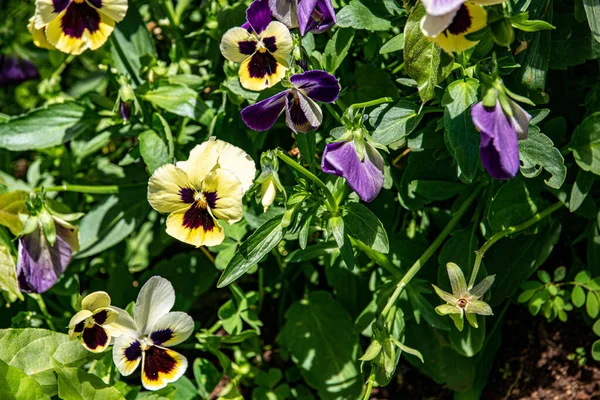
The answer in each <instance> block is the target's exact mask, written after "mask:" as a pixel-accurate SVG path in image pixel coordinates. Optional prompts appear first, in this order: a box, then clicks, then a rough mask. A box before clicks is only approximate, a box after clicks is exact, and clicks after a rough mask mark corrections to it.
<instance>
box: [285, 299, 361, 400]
mask: <svg viewBox="0 0 600 400" xmlns="http://www.w3.org/2000/svg"><path fill="white" fill-rule="evenodd" d="M285 316H286V319H287V322H286V324H285V326H284V327H283V329H282V331H281V336H280V338H281V339H280V342H281V345H282V346H284V347H285V348H287V349H288V351H289V352H290V354H291V356H292V360H293V361H294V363H295V364H296V366H297V367H298V368H300V371H301V373H302V376H303V377H304V379H305V380H306V382H307V383H308V384H309V385H311V386H312V387H314V388H315V389H317V391H318V392H319V398H321V399H357V398H358V397H359V396H360V393H361V391H362V380H363V378H362V375H361V374H360V372H359V369H358V362H357V361H358V335H357V334H355V333H354V329H353V328H354V324H353V323H352V319H351V318H350V315H349V314H348V312H347V311H346V310H345V309H344V307H342V306H341V305H340V304H339V303H338V302H337V301H335V300H334V299H333V298H332V297H331V294H329V293H326V292H312V293H311V294H310V295H309V296H308V298H306V299H304V300H302V301H299V302H297V303H294V304H292V306H291V307H290V308H289V309H288V310H287V312H286V314H285Z"/></svg>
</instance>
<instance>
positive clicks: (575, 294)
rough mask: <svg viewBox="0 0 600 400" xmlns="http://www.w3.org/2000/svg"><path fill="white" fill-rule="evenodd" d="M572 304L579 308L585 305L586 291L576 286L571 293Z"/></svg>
mask: <svg viewBox="0 0 600 400" xmlns="http://www.w3.org/2000/svg"><path fill="white" fill-rule="evenodd" d="M571 303H573V305H574V306H575V307H577V308H579V307H582V306H583V305H584V304H585V290H583V288H582V287H581V286H575V287H574V288H573V291H572V292H571Z"/></svg>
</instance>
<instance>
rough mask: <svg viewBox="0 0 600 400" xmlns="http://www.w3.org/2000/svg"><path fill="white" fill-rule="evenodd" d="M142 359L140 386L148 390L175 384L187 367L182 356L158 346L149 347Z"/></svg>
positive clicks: (185, 360)
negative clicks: (171, 383)
mask: <svg viewBox="0 0 600 400" xmlns="http://www.w3.org/2000/svg"><path fill="white" fill-rule="evenodd" d="M142 357H143V364H142V385H143V386H144V387H145V388H146V389H148V390H159V389H162V388H164V387H165V386H167V384H168V383H170V382H175V381H176V380H177V379H179V378H180V377H181V376H182V375H183V374H184V373H185V370H186V369H187V365H188V362H187V359H186V358H185V357H184V356H183V355H181V354H179V353H177V352H176V351H173V350H168V349H164V348H162V347H158V346H150V347H149V348H148V349H147V350H146V351H144V353H143V355H142Z"/></svg>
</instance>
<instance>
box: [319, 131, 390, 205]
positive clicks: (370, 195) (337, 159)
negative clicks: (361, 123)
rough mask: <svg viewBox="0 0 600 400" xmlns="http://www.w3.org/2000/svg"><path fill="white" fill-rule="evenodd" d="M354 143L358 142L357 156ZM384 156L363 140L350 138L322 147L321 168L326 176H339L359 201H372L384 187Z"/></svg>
mask: <svg viewBox="0 0 600 400" xmlns="http://www.w3.org/2000/svg"><path fill="white" fill-rule="evenodd" d="M355 141H358V142H359V143H361V147H362V151H361V152H360V154H359V151H358V150H357V147H356V143H355ZM384 165H385V162H384V160H383V157H382V156H381V154H379V152H378V151H377V149H376V148H375V147H373V146H372V145H371V144H369V142H368V141H365V140H364V139H362V138H356V139H354V138H352V137H350V138H349V139H348V140H341V141H339V142H334V143H330V144H328V145H326V146H325V151H324V152H323V159H322V161H321V168H322V169H323V172H325V173H327V174H332V175H337V176H342V177H344V178H345V179H346V181H347V182H348V185H349V186H350V188H352V190H354V191H355V192H356V194H358V197H360V199H361V200H362V201H365V202H370V201H373V200H374V199H375V198H376V197H377V195H378V194H379V192H380V191H381V188H382V187H383V178H384V177H383V167H384Z"/></svg>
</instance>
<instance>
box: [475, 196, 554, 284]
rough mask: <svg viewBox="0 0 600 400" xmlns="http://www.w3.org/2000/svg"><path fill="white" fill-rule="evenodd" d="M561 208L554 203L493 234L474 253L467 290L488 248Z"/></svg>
mask: <svg viewBox="0 0 600 400" xmlns="http://www.w3.org/2000/svg"><path fill="white" fill-rule="evenodd" d="M562 206H563V203H561V202H560V201H559V202H557V203H554V204H553V205H551V206H550V207H548V208H547V209H545V210H544V211H542V212H540V213H537V214H535V215H534V216H533V217H531V218H530V219H528V220H527V221H525V222H523V223H522V224H520V225H515V226H510V227H508V228H506V229H504V230H502V231H500V232H498V233H496V234H494V235H493V236H492V237H491V238H489V239H488V240H487V241H486V242H485V243H484V244H483V246H481V248H480V249H479V250H477V252H476V256H475V265H474V266H473V271H472V272H471V279H469V286H468V290H471V289H472V288H473V286H475V279H477V274H478V273H479V267H481V261H482V260H483V256H484V255H485V253H486V251H488V250H489V249H490V247H492V246H493V245H494V243H496V242H497V241H498V240H500V239H502V238H504V237H506V236H508V235H512V234H514V233H517V232H520V231H523V230H525V229H527V228H529V227H530V226H532V225H534V224H536V223H538V222H539V221H541V220H542V219H544V218H546V217H547V216H548V215H550V214H552V213H553V212H554V211H557V210H559V209H560V208H561V207H562Z"/></svg>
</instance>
